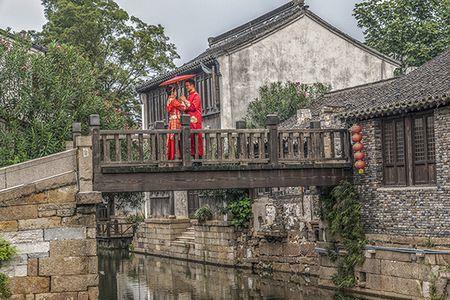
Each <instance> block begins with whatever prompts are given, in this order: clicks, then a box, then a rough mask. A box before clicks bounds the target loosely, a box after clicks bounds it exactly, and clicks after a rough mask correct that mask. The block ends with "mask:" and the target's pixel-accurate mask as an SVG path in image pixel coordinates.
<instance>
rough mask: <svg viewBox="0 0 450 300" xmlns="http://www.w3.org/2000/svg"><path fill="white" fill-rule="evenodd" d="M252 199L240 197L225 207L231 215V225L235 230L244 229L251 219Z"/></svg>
mask: <svg viewBox="0 0 450 300" xmlns="http://www.w3.org/2000/svg"><path fill="white" fill-rule="evenodd" d="M252 203H253V201H252V199H250V198H248V197H241V198H239V199H237V200H234V201H231V202H229V203H228V205H227V209H226V210H227V212H228V213H230V214H231V220H230V222H231V224H232V225H234V226H235V227H237V228H246V227H248V225H249V222H250V219H251V217H252Z"/></svg>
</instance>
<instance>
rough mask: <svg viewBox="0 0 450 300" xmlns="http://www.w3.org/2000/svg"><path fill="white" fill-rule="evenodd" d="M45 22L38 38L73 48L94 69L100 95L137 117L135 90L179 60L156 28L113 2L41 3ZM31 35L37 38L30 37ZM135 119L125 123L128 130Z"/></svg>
mask: <svg viewBox="0 0 450 300" xmlns="http://www.w3.org/2000/svg"><path fill="white" fill-rule="evenodd" d="M42 4H43V6H44V10H45V16H46V18H47V19H48V22H47V23H46V24H45V25H44V27H43V31H42V33H41V34H40V35H39V40H40V42H41V43H43V44H44V45H47V44H49V43H52V42H57V43H61V44H67V45H71V46H74V47H76V48H77V49H79V50H80V51H81V53H82V54H83V55H84V56H85V57H86V58H87V59H88V60H89V61H90V62H91V63H92V64H93V66H94V67H95V69H96V70H97V73H96V79H97V85H98V90H99V92H100V96H101V97H103V98H104V99H106V100H107V101H108V102H109V103H110V104H111V105H112V106H113V107H114V108H115V109H117V110H120V111H121V112H122V113H124V114H127V115H130V116H133V117H137V116H139V114H137V113H136V111H137V110H138V101H137V100H136V97H135V96H136V92H135V86H136V85H137V84H139V83H140V82H141V81H142V80H143V78H145V77H148V76H149V75H154V74H157V73H160V72H164V71H166V70H168V69H170V68H172V67H174V64H173V59H174V58H178V54H177V53H176V49H175V46H174V45H173V44H172V43H170V42H169V38H168V37H167V36H166V35H165V33H164V28H163V27H162V26H161V25H148V24H146V23H144V22H143V21H141V20H140V19H138V18H136V17H133V16H130V15H129V14H128V13H127V12H126V11H125V10H123V9H121V8H120V7H119V5H118V4H117V3H115V1H113V0H42ZM34 36H36V35H34ZM134 121H135V120H134V119H133V118H131V119H130V124H129V125H130V126H133V125H135V124H133V123H134Z"/></svg>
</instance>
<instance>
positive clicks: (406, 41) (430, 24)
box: [354, 0, 450, 73]
mask: <svg viewBox="0 0 450 300" xmlns="http://www.w3.org/2000/svg"><path fill="white" fill-rule="evenodd" d="M354 16H355V17H356V20H357V21H358V26H359V27H361V28H363V29H364V35H365V39H366V43H367V45H369V46H371V47H373V48H375V49H377V50H378V51H380V52H382V53H384V54H386V55H389V56H391V57H393V58H395V59H396V60H398V61H400V62H401V68H400V70H399V71H400V73H404V72H405V71H406V69H407V68H408V67H419V66H421V65H422V64H423V63H425V62H426V61H428V60H430V59H432V58H433V57H435V56H437V55H438V54H439V53H441V52H442V51H443V50H445V49H446V48H447V47H448V45H449V44H450V0H365V1H363V2H361V3H358V4H356V7H355V10H354Z"/></svg>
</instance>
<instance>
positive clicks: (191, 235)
mask: <svg viewBox="0 0 450 300" xmlns="http://www.w3.org/2000/svg"><path fill="white" fill-rule="evenodd" d="M194 240H195V230H194V227H188V228H186V231H185V232H183V233H182V234H181V235H180V236H179V237H177V238H176V239H175V240H174V241H173V242H172V245H176V246H189V247H194Z"/></svg>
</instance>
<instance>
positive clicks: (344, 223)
mask: <svg viewBox="0 0 450 300" xmlns="http://www.w3.org/2000/svg"><path fill="white" fill-rule="evenodd" d="M321 203H322V218H323V219H324V220H325V221H326V222H327V223H328V229H329V230H330V233H331V234H332V235H333V236H334V237H336V239H338V240H339V242H340V243H342V245H343V246H344V249H345V251H343V252H341V253H339V251H338V249H337V248H336V246H335V247H334V249H329V256H330V259H331V260H332V261H334V262H336V264H337V269H338V271H337V274H335V275H334V276H333V282H334V284H336V286H338V287H340V288H344V287H353V286H355V284H356V278H355V272H354V269H355V266H356V265H359V264H362V263H363V262H364V255H363V253H364V252H363V251H364V248H365V246H366V243H367V240H366V238H365V235H364V228H363V224H362V221H361V204H360V201H359V195H358V191H357V190H356V188H355V187H354V186H353V184H351V183H350V182H348V181H343V182H341V183H340V184H339V185H337V186H336V187H334V188H332V189H331V190H329V191H327V192H326V193H325V195H323V196H322V197H321Z"/></svg>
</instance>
